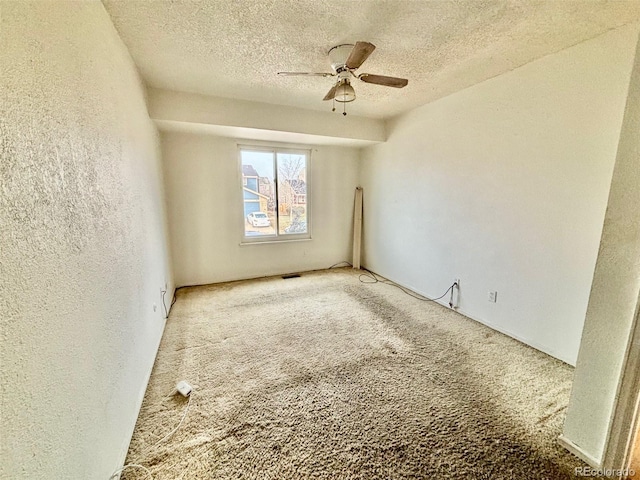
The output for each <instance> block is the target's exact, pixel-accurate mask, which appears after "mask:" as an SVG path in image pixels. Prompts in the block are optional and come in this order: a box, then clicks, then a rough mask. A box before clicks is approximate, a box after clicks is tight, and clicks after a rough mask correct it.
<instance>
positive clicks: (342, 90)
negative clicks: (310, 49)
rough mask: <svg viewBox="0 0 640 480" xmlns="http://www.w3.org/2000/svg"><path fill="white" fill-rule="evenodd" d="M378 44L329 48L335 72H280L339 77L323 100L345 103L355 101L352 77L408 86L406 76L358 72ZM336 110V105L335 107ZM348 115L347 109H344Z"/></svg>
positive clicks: (396, 85)
mask: <svg viewBox="0 0 640 480" xmlns="http://www.w3.org/2000/svg"><path fill="white" fill-rule="evenodd" d="M375 48H376V46H375V45H374V44H372V43H369V42H356V44H355V45H353V44H350V43H349V44H343V45H337V46H335V47H333V48H332V49H331V50H329V54H328V55H329V61H330V62H331V69H332V70H333V72H321V73H314V72H278V75H284V76H298V75H299V76H307V77H337V80H336V83H335V84H334V85H333V87H331V90H329V92H328V93H327V94H326V95H325V96H324V98H323V100H333V101H335V102H341V103H343V104H345V103H347V102H353V101H354V100H355V99H356V92H355V90H354V89H353V87H352V86H351V77H354V78H357V79H359V80H362V81H363V82H365V83H373V84H375V85H383V86H385V87H394V88H402V87H406V86H407V84H408V83H409V80H407V79H406V78H398V77H386V76H384V75H373V74H371V73H361V74H356V73H355V71H356V70H357V69H358V68H360V66H361V65H362V64H363V63H364V61H365V60H366V59H367V58H369V55H371V53H372V52H373V51H374V50H375ZM333 110H335V106H334V108H333ZM342 114H343V115H346V114H347V112H346V110H343V112H342Z"/></svg>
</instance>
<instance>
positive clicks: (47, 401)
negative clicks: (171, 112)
mask: <svg viewBox="0 0 640 480" xmlns="http://www.w3.org/2000/svg"><path fill="white" fill-rule="evenodd" d="M0 9H1V10H0V22H1V23H0V65H2V68H1V69H0V224H1V228H0V310H1V311H2V316H1V317H0V327H1V331H2V341H1V347H0V348H1V350H0V352H1V362H0V363H1V364H2V368H1V369H0V379H1V383H2V433H1V440H0V445H1V447H0V449H1V450H0V477H1V478H11V479H40V478H69V479H83V480H84V479H100V480H105V479H106V478H109V475H110V474H111V473H112V472H113V471H114V470H115V469H116V468H117V467H118V466H119V465H121V462H122V461H123V460H124V455H125V454H126V450H127V447H128V443H129V440H130V437H131V434H132V431H133V427H134V424H135V421H136V417H137V414H138V409H139V407H140V404H141V401H142V397H143V394H144V390H145V386H146V382H147V379H148V376H149V374H150V371H151V367H152V363H153V360H154V357H155V353H156V350H157V346H158V343H159V340H160V337H161V334H162V331H163V327H164V314H163V312H162V307H161V306H160V287H161V286H163V285H164V282H165V281H167V282H168V283H169V289H170V292H169V293H168V295H167V296H168V298H171V283H172V282H171V276H170V273H169V268H168V264H169V261H168V258H167V246H166V241H165V220H164V207H163V201H162V197H163V195H162V178H161V163H160V155H159V141H158V134H157V132H156V130H155V127H154V125H153V124H152V122H151V121H150V120H149V118H148V115H147V112H146V107H145V102H144V90H143V87H142V85H141V82H140V79H139V78H138V75H137V73H136V70H135V67H134V65H133V63H132V60H131V58H130V57H129V54H128V52H127V51H126V49H125V47H124V46H123V44H122V43H121V41H120V39H119V37H118V36H117V34H116V32H115V30H114V28H113V26H112V24H111V21H110V19H109V17H108V15H107V13H106V12H105V10H104V8H103V6H102V4H101V3H100V2H98V1H93V2H63V1H57V2H49V1H41V2H35V3H28V2H2V3H0ZM154 303H155V304H156V305H157V311H155V312H154V310H153V308H152V305H153V304H154Z"/></svg>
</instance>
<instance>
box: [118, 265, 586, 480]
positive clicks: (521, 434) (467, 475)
mask: <svg viewBox="0 0 640 480" xmlns="http://www.w3.org/2000/svg"><path fill="white" fill-rule="evenodd" d="M572 373H573V369H572V368H571V367H570V366H568V365H566V364H564V363H562V362H560V361H558V360H555V359H553V358H551V357H549V356H547V355H545V354H543V353H540V352H538V351H536V350H534V349H532V348H529V347H527V346H525V345H523V344H522V343H519V342H518V341H516V340H513V339H511V338H509V337H507V336H505V335H502V334H500V333H497V332H495V331H493V330H491V329H489V328H487V327H485V326H483V325H481V324H479V323H477V322H475V321H472V320H469V319H467V318H465V317H463V316H461V315H459V314H457V313H455V312H453V311H451V310H448V309H446V308H444V307H442V306H440V305H437V304H434V303H431V302H421V301H419V300H416V299H413V298H411V297H409V296H407V295H405V294H404V293H402V292H401V291H400V290H399V289H397V288H394V287H392V286H389V285H385V284H375V285H366V284H363V283H360V282H359V280H358V275H357V273H356V272H354V271H353V270H352V269H333V270H327V271H320V272H312V273H307V274H303V275H302V276H301V277H300V278H292V279H288V280H283V279H282V278H280V277H275V278H268V279H261V280H252V281H243V282H233V283H226V284H218V285H210V286H202V287H191V288H184V289H181V290H179V291H178V293H177V301H176V303H175V305H174V306H173V309H172V310H171V315H170V318H169V320H168V323H167V326H166V330H165V333H164V337H163V339H162V343H161V346H160V350H159V353H158V357H157V360H156V363H155V366H154V369H153V373H152V375H151V380H150V383H149V387H148V389H147V393H146V396H145V399H144V402H143V406H142V410H141V413H140V416H139V419H138V423H137V425H136V429H135V433H134V435H133V439H132V442H131V446H130V450H129V454H128V458H127V461H128V462H135V463H140V464H142V465H144V466H146V467H147V468H149V470H150V471H151V472H152V474H153V475H154V478H155V479H156V480H161V479H171V480H173V479H180V478H184V479H205V478H206V479H225V480H226V479H363V480H364V479H366V480H372V479H462V478H464V479H492V480H496V479H509V480H511V479H536V480H542V479H568V478H575V476H574V468H575V467H578V466H585V464H583V463H582V462H581V461H580V460H578V459H577V458H575V457H573V456H572V455H571V454H569V453H568V452H566V451H565V450H564V449H563V448H561V447H560V446H559V445H558V444H557V437H558V435H559V434H560V433H561V427H562V422H563V417H564V413H565V409H566V406H567V402H568V397H569V392H570V387H571V378H572ZM181 379H184V380H187V381H188V382H190V383H191V384H192V385H194V386H195V390H194V393H193V396H192V399H191V405H190V406H189V411H188V415H187V416H186V418H185V420H184V422H183V424H182V425H181V427H180V429H179V430H178V431H177V432H176V433H175V434H173V435H172V436H171V437H170V438H169V439H168V440H166V441H164V442H162V443H160V444H159V445H154V444H155V443H156V442H157V441H158V440H160V439H161V438H162V437H163V436H165V435H166V434H167V433H169V432H170V431H171V430H172V429H173V428H174V427H175V426H176V425H177V423H178V422H179V421H180V418H181V417H182V414H183V412H184V409H185V408H186V406H187V401H186V400H185V399H184V398H182V397H180V396H173V397H167V394H168V393H170V392H171V390H172V388H173V386H174V385H175V384H176V382H177V381H178V380H181ZM123 478H126V479H133V478H145V476H144V472H142V471H135V470H128V471H127V472H126V474H123Z"/></svg>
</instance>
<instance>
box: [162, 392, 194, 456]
mask: <svg viewBox="0 0 640 480" xmlns="http://www.w3.org/2000/svg"><path fill="white" fill-rule="evenodd" d="M192 398H193V392H192V393H191V395H189V401H188V402H187V406H186V408H185V409H184V413H183V414H182V419H180V423H178V426H177V427H176V428H174V429H173V430H171V431H170V432H169V433H167V434H166V435H165V436H164V437H162V438H161V439H160V440H158V441H157V442H156V443H154V444H153V446H152V448H153V447H157V446H158V445H160V444H161V443H162V442H164V441H165V440H167V439H168V438H170V437H171V435H173V434H174V433H176V432H177V431H178V429H179V428H180V426H181V425H182V422H184V419H185V418H187V413H189V407H190V406H191V399H192Z"/></svg>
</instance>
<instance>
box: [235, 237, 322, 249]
mask: <svg viewBox="0 0 640 480" xmlns="http://www.w3.org/2000/svg"><path fill="white" fill-rule="evenodd" d="M311 240H313V239H312V238H311V237H309V238H289V239H286V240H254V241H250V242H247V241H242V242H240V246H241V247H244V246H246V245H273V244H274V243H294V242H309V241H311Z"/></svg>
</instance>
